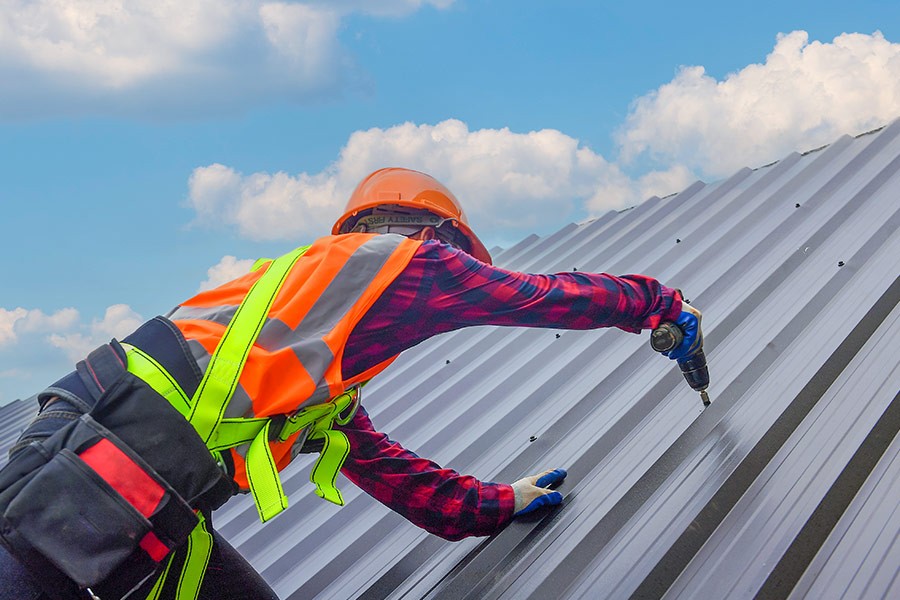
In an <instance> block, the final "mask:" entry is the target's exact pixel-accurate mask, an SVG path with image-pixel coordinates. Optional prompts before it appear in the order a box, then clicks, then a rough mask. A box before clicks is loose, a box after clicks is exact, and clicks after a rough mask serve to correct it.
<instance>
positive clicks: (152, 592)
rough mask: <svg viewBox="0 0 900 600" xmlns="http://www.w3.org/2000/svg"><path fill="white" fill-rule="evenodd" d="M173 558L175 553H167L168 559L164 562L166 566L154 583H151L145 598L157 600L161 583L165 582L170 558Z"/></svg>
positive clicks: (160, 590)
mask: <svg viewBox="0 0 900 600" xmlns="http://www.w3.org/2000/svg"><path fill="white" fill-rule="evenodd" d="M174 558H175V553H174V552H173V553H172V554H170V555H169V560H168V562H166V568H165V570H164V571H163V572H162V574H161V575H160V576H159V579H157V580H156V583H154V584H153V589H152V590H150V593H149V594H148V595H147V600H159V595H160V593H162V588H163V584H164V583H165V582H166V577H167V576H168V575H169V567H171V566H172V560H174Z"/></svg>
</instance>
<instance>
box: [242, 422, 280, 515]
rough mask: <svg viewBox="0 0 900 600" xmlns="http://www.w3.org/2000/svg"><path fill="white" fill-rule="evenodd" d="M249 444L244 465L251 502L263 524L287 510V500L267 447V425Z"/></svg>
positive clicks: (270, 452) (273, 460)
mask: <svg viewBox="0 0 900 600" xmlns="http://www.w3.org/2000/svg"><path fill="white" fill-rule="evenodd" d="M270 423H271V421H269V422H267V423H266V425H265V427H263V428H262V431H260V432H259V434H258V435H257V436H256V437H255V438H254V439H253V441H252V442H250V448H249V449H248V450H247V456H246V457H245V458H244V465H245V467H246V470H247V482H248V483H249V484H250V491H251V493H252V494H253V502H254V503H255V504H256V511H257V512H258V513H259V520H260V521H262V522H263V523H265V522H266V521H268V520H269V519H271V518H272V517H274V516H275V515H277V514H278V513H280V512H281V511H283V510H284V509H286V508H287V506H288V499H287V496H286V495H285V494H284V488H283V487H282V486H281V478H280V477H279V476H278V468H277V467H276V466H275V458H274V457H273V456H272V449H271V448H270V447H269V424H270Z"/></svg>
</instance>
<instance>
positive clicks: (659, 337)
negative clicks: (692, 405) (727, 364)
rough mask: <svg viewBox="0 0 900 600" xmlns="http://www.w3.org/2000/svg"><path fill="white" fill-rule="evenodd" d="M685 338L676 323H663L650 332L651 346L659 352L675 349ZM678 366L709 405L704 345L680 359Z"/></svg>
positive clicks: (707, 370)
mask: <svg viewBox="0 0 900 600" xmlns="http://www.w3.org/2000/svg"><path fill="white" fill-rule="evenodd" d="M683 340H684V332H683V331H681V328H680V327H678V325H676V324H675V323H662V324H661V325H660V326H659V327H657V328H656V329H654V330H653V331H652V332H651V333H650V347H651V348H653V349H654V350H656V351H657V352H669V351H670V350H674V349H675V348H677V347H678V346H679V345H681V342H682V341H683ZM678 367H679V368H680V369H681V374H682V375H684V379H685V381H687V383H688V385H689V386H691V389H693V390H696V391H698V392H700V399H701V400H702V401H703V406H709V396H708V395H707V393H706V388H707V387H709V369H708V368H707V366H706V355H705V354H704V353H703V347H702V346H701V347H700V348H698V349H697V351H696V352H694V353H693V354H691V355H690V356H688V357H686V358H683V359H681V360H679V361H678Z"/></svg>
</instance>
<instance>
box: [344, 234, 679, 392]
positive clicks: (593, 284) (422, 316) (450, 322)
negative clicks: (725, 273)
mask: <svg viewBox="0 0 900 600" xmlns="http://www.w3.org/2000/svg"><path fill="white" fill-rule="evenodd" d="M680 314H681V294H680V293H679V292H678V291H677V290H675V289H672V288H669V287H666V286H664V285H662V284H661V283H660V282H659V281H657V280H656V279H653V278H652V277H646V276H644V275H623V276H621V277H616V276H613V275H607V274H605V273H583V272H580V271H579V272H564V273H557V274H552V275H534V274H529V273H519V272H514V271H507V270H504V269H501V268H498V267H494V266H491V265H487V264H484V263H482V262H479V261H478V260H476V259H474V258H472V257H471V256H469V255H468V254H466V253H464V252H461V251H459V250H456V249H455V248H452V247H450V246H448V245H446V244H442V243H439V242H437V241H429V242H425V243H423V244H422V246H421V247H420V248H419V250H418V251H417V252H416V255H415V256H414V257H413V259H412V261H411V262H410V263H409V265H408V266H407V268H406V269H405V270H404V271H403V273H401V274H400V276H399V277H397V279H395V280H394V282H393V283H391V285H390V286H388V288H387V290H385V292H384V293H383V294H382V295H381V297H380V298H379V299H378V301H377V302H376V303H375V304H374V305H373V306H372V308H371V309H369V311H368V312H367V313H366V315H365V316H364V317H363V319H362V320H361V321H360V322H359V324H358V325H357V326H356V328H355V329H354V330H353V333H352V334H351V335H350V339H349V340H348V343H347V349H346V351H345V353H344V363H343V368H344V375H345V376H352V375H355V374H358V373H362V372H363V371H365V370H366V369H368V368H370V367H371V366H373V365H375V364H378V362H379V361H381V360H384V359H386V358H389V357H391V356H393V355H395V354H399V353H400V352H402V351H403V350H406V349H408V348H410V347H412V346H415V345H416V344H418V343H419V342H422V341H423V340H425V339H427V338H429V337H432V336H434V335H437V334H439V333H444V332H447V331H452V330H454V329H460V328H462V327H467V326H473V325H505V326H519V327H548V328H557V329H595V328H600V327H618V328H619V329H623V330H625V331H629V332H635V333H636V332H639V331H641V330H642V329H653V328H654V327H656V326H658V325H659V324H660V323H661V322H663V321H674V320H676V319H677V318H678V316H679V315H680ZM386 331H387V332H390V335H385V332H386Z"/></svg>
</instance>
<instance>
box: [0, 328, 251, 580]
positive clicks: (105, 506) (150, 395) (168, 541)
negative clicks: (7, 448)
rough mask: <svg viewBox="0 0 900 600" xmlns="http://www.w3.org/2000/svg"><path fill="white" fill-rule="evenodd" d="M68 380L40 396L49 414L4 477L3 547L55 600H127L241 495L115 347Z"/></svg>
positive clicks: (0, 503)
mask: <svg viewBox="0 0 900 600" xmlns="http://www.w3.org/2000/svg"><path fill="white" fill-rule="evenodd" d="M66 379H67V378H64V379H63V380H61V382H58V384H56V387H51V388H49V389H48V391H47V392H45V393H44V394H43V395H42V396H39V400H41V401H42V405H45V410H44V411H42V413H41V415H39V417H38V418H37V419H36V420H35V422H34V423H33V424H32V426H31V427H29V428H28V429H27V430H26V431H25V433H24V434H23V436H22V438H21V439H20V443H18V444H17V445H16V447H15V448H14V449H13V451H12V452H11V459H10V461H9V463H8V464H7V465H6V466H5V467H4V468H3V469H2V470H0V542H2V543H3V545H4V546H5V547H6V548H7V549H8V550H9V551H10V552H11V553H12V554H13V555H14V556H16V557H17V558H18V559H19V560H20V561H21V562H22V563H23V564H24V565H25V566H26V567H27V568H28V569H29V570H30V571H31V572H32V573H34V574H35V579H36V580H37V581H38V582H39V583H40V584H41V586H42V587H43V588H44V590H45V592H46V593H47V594H48V595H49V596H50V597H53V598H57V597H65V596H71V595H72V594H77V593H79V590H85V589H90V590H91V591H92V592H93V593H94V594H97V595H99V596H101V597H103V598H108V597H109V598H120V597H123V596H125V595H126V594H128V593H129V592H130V591H132V590H133V589H135V588H136V587H138V586H140V585H141V584H142V583H143V582H144V581H146V580H147V579H148V578H149V577H150V576H152V575H153V574H154V573H156V572H158V571H159V570H160V567H161V566H162V565H164V564H165V563H164V559H165V558H166V557H168V556H169V554H170V553H171V551H172V550H174V549H175V548H176V547H178V546H180V545H181V544H183V543H184V542H185V540H187V538H188V536H189V534H190V533H191V531H192V530H193V529H194V528H195V527H196V526H197V524H198V522H199V517H198V512H200V511H204V512H209V511H212V510H214V509H216V508H218V507H219V506H221V505H222V504H224V503H225V501H226V500H228V498H230V497H231V496H232V495H233V494H234V493H235V491H236V490H235V485H234V482H233V481H232V480H231V478H230V477H228V476H227V475H226V474H225V472H224V471H223V470H222V469H221V468H220V466H219V465H218V464H217V463H216V461H215V460H214V459H213V457H212V456H211V455H210V453H209V450H208V449H207V447H206V445H205V444H204V443H203V441H202V440H201V439H200V437H199V436H198V435H197V433H196V431H195V430H194V428H193V427H192V426H191V425H190V424H189V423H188V422H187V421H185V419H184V417H182V415H181V414H179V413H178V412H177V411H176V410H175V409H174V408H173V407H172V406H171V405H170V404H169V402H168V401H166V400H165V399H164V398H162V397H161V396H160V395H159V394H158V393H157V392H156V391H154V390H153V389H152V388H151V387H150V386H149V385H147V384H146V383H145V382H144V381H142V380H141V379H139V378H137V377H135V376H134V375H132V374H131V373H129V372H128V371H127V370H126V368H125V352H124V350H123V349H122V348H121V346H120V345H119V344H118V342H116V341H115V340H113V342H112V343H111V344H107V345H104V346H101V347H100V348H98V349H96V350H95V351H93V352H92V353H91V354H90V355H89V356H88V358H87V359H85V360H84V361H81V362H79V363H78V365H77V368H76V372H75V373H72V374H71V375H70V376H68V382H69V385H62V386H60V384H61V383H63V382H64V381H66ZM73 389H75V390H80V393H77V392H73V391H72V390H73ZM85 390H86V392H85ZM51 394H52V397H53V398H54V399H56V398H58V399H59V400H57V401H56V403H55V404H50V403H49V402H48V396H49V395H51ZM57 405H60V406H63V407H65V408H66V410H59V409H58V408H57ZM79 413H82V414H79ZM48 434H49V435H48Z"/></svg>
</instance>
